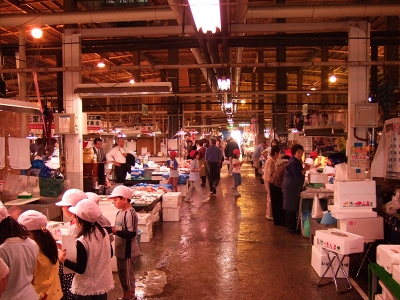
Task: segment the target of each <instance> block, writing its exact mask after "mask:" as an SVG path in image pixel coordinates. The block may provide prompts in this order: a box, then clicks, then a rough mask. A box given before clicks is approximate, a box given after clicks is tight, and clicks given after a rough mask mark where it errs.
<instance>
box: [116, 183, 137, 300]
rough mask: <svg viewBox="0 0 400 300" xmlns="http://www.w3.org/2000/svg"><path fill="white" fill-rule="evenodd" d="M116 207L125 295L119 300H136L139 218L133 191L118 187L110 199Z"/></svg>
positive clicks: (117, 249) (118, 264) (119, 267)
mask: <svg viewBox="0 0 400 300" xmlns="http://www.w3.org/2000/svg"><path fill="white" fill-rule="evenodd" d="M109 198H110V199H112V200H113V201H114V206H115V207H116V208H118V209H120V211H118V212H117V216H116V218H115V227H112V233H114V235H115V256H116V257H117V268H118V276H119V280H120V282H121V286H122V289H123V290H124V294H123V296H122V298H118V299H121V300H123V299H136V296H135V267H136V258H137V257H138V256H139V255H140V250H139V246H138V243H137V239H136V237H137V234H138V216H137V215H136V211H135V209H134V208H133V207H132V206H131V203H130V202H131V198H132V191H131V190H130V189H129V188H128V187H126V186H123V185H120V186H117V187H115V188H114V190H113V191H112V193H111V195H110V197H109Z"/></svg>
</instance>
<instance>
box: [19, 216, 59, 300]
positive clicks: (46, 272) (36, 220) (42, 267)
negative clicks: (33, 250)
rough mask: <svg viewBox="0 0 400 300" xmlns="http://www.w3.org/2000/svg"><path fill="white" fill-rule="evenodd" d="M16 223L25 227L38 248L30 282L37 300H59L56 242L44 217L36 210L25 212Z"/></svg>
mask: <svg viewBox="0 0 400 300" xmlns="http://www.w3.org/2000/svg"><path fill="white" fill-rule="evenodd" d="M18 223H20V224H21V225H24V226H25V228H26V229H27V230H28V231H29V236H30V238H31V239H32V240H34V241H35V242H36V244H37V245H38V246H39V255H38V258H37V261H36V266H35V270H34V272H33V280H32V285H33V287H34V288H35V291H36V293H37V294H38V295H39V299H41V300H46V299H55V300H60V299H61V298H62V297H63V293H62V288H61V283H60V277H59V276H58V270H59V268H60V267H59V263H58V249H57V244H56V240H55V239H54V238H53V236H52V235H51V233H50V231H48V230H47V229H46V226H47V218H46V216H45V215H43V214H42V213H40V212H38V211H36V210H27V211H25V212H23V213H22V214H21V215H20V216H19V217H18Z"/></svg>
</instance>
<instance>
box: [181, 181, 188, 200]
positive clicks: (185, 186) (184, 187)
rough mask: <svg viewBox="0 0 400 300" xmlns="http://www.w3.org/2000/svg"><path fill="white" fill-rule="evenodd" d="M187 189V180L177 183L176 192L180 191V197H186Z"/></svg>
mask: <svg viewBox="0 0 400 300" xmlns="http://www.w3.org/2000/svg"><path fill="white" fill-rule="evenodd" d="M188 189H189V181H188V182H186V183H185V184H178V192H180V193H181V195H182V197H186V194H187V191H188Z"/></svg>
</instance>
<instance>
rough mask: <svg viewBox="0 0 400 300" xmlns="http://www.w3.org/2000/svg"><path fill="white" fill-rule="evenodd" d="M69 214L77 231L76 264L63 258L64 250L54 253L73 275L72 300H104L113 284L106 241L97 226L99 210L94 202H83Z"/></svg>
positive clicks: (100, 228) (109, 250)
mask: <svg viewBox="0 0 400 300" xmlns="http://www.w3.org/2000/svg"><path fill="white" fill-rule="evenodd" d="M69 211H70V212H72V213H73V214H75V218H76V226H77V227H78V228H79V229H80V233H79V236H78V239H77V240H76V261H73V260H70V259H67V258H66V250H65V249H64V250H61V251H59V252H58V259H59V260H60V262H62V263H63V264H64V266H65V267H67V268H69V269H71V270H72V271H74V272H76V274H75V276H74V280H73V281H72V286H71V292H72V293H73V294H74V299H75V300H84V299H90V300H106V299H107V292H108V291H110V290H112V289H113V288H114V280H113V275H112V270H111V249H110V239H109V238H108V234H107V231H106V229H104V228H103V227H101V225H100V224H99V223H98V222H97V220H98V219H99V217H100V216H101V211H100V208H99V206H98V205H97V204H96V203H95V202H94V201H92V200H89V199H84V200H82V201H80V202H79V203H78V204H77V205H76V206H75V207H70V208H69Z"/></svg>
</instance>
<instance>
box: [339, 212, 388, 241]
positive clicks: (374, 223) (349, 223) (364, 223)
mask: <svg viewBox="0 0 400 300" xmlns="http://www.w3.org/2000/svg"><path fill="white" fill-rule="evenodd" d="M338 228H339V229H340V230H343V231H346V232H350V233H354V234H357V235H361V236H363V237H364V240H383V238H384V237H383V218H382V217H380V216H378V217H376V218H364V219H355V218H350V219H341V220H338Z"/></svg>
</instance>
